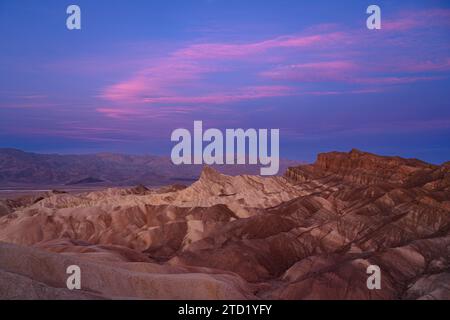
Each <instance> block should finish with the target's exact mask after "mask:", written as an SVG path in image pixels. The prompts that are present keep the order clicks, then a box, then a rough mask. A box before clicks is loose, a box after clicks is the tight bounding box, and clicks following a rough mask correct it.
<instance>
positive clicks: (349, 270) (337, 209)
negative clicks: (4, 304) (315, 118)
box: [0, 150, 450, 299]
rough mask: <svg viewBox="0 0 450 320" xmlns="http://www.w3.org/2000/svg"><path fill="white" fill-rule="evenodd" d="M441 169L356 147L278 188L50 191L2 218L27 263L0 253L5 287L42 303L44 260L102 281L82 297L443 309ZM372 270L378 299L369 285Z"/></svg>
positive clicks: (263, 182) (447, 250)
mask: <svg viewBox="0 0 450 320" xmlns="http://www.w3.org/2000/svg"><path fill="white" fill-rule="evenodd" d="M449 169H450V166H449V165H448V163H447V164H444V165H442V166H437V165H430V164H427V163H424V162H422V161H419V160H411V159H402V158H399V157H382V156H377V155H373V154H369V153H365V152H361V151H358V150H352V151H351V152H349V153H337V152H332V153H328V154H321V155H319V156H318V159H317V161H316V163H314V164H311V165H303V166H298V167H293V168H290V169H288V170H287V172H286V174H285V176H284V177H271V178H263V177H259V176H236V177H231V176H225V175H222V174H220V173H218V172H216V171H215V170H213V169H211V168H205V169H204V171H203V173H202V175H201V177H200V179H199V180H198V181H197V182H195V183H194V184H192V185H191V186H189V187H187V188H184V187H178V186H173V187H168V188H162V189H159V190H147V189H145V188H142V187H139V188H134V189H107V190H104V191H97V192H90V193H84V194H79V195H73V194H52V195H50V196H49V197H46V198H44V199H41V200H40V201H38V202H36V203H34V204H30V205H27V206H23V207H20V208H17V209H15V210H14V212H12V213H9V214H8V215H6V216H4V217H2V218H0V241H3V242H8V243H13V244H14V246H17V245H19V247H17V250H18V251H17V252H22V251H23V255H24V256H26V255H32V256H33V257H34V258H33V259H32V260H31V261H33V263H36V266H34V267H32V268H35V269H36V272H30V271H29V270H28V269H27V270H25V269H24V267H23V266H21V265H20V264H11V262H9V260H11V259H17V258H13V252H14V250H16V249H12V246H13V245H10V244H9V245H6V244H5V245H3V246H6V248H8V250H7V252H9V253H8V254H9V255H5V256H4V257H2V258H1V259H0V270H2V271H3V272H6V273H7V274H6V275H5V276H4V277H3V278H2V279H10V280H11V279H12V277H23V276H25V277H27V279H28V280H26V281H25V280H24V281H21V282H20V283H22V284H23V286H27V285H31V283H32V281H37V282H39V283H41V284H42V285H44V286H46V287H50V289H48V288H47V289H45V290H47V291H45V290H44V289H43V290H44V291H45V292H49V291H48V290H50V291H52V290H53V289H51V288H61V287H60V282H61V281H62V280H61V279H59V280H58V281H59V282H57V283H55V282H54V281H53V280H52V279H51V278H48V277H43V275H42V274H41V273H39V272H38V271H39V269H40V268H44V267H42V266H41V265H40V263H41V262H40V261H41V260H42V259H43V260H42V261H47V260H46V259H50V260H51V261H52V262H51V264H52V266H49V265H45V268H47V269H48V268H54V269H52V270H53V271H54V272H55V273H57V272H63V271H61V270H60V268H62V264H58V263H59V262H56V260H58V259H62V260H64V259H69V258H70V259H76V263H81V264H84V265H85V266H86V268H87V269H88V270H89V272H92V273H98V275H99V277H98V279H100V280H98V281H99V282H95V283H94V282H93V283H90V282H88V286H87V287H86V292H82V294H83V295H84V296H83V297H87V298H90V297H92V296H93V295H94V296H95V297H103V298H108V297H118V296H124V297H135V298H175V299H176V298H184V297H186V294H189V295H191V297H193V298H237V299H247V298H272V299H448V298H449V295H450V289H449V284H450V283H449V274H450V273H449V272H450V271H449V270H450V183H449V181H450V171H449ZM22 246H26V247H22ZM14 248H16V247H14ZM46 251H47V252H50V253H46ZM49 257H51V258H49ZM53 263H54V264H55V265H56V266H58V267H54V266H53ZM91 264H92V265H91ZM94 264H95V266H97V265H99V266H101V267H94V266H93V265H94ZM369 265H377V266H379V267H380V269H381V271H382V280H381V284H382V287H381V289H380V290H369V289H368V288H367V286H366V280H367V276H368V275H367V273H366V269H367V267H368V266H369ZM64 271H65V270H64ZM61 277H62V276H61ZM117 277H119V278H120V280H119V282H120V284H119V285H112V284H110V282H111V281H113V279H115V278H117ZM135 277H137V279H139V280H136V281H135V280H132V279H135ZM156 279H157V280H156ZM10 280H3V281H6V282H7V281H10ZM30 281H31V282H30ZM92 281H94V280H92ZM127 281H130V282H131V283H132V285H131V286H130V287H128V288H126V289H125V288H124V287H125V283H128V282H127ZM195 283H198V288H197V285H196V284H195ZM165 284H166V285H165ZM186 287H192V288H190V289H189V290H191V291H189V290H188V291H186V289H180V288H186ZM144 288H146V289H145V290H147V289H148V288H152V289H153V290H155V291H154V293H152V294H144V293H143V292H146V291H145V290H144ZM155 288H156V289H155ZM205 288H214V289H213V290H212V289H211V290H209V289H208V290H207V289H205ZM21 292H22V291H21ZM20 294H21V293H20V292H19V293H18V295H19V296H20ZM36 294H37V293H36ZM46 294H47V293H45V294H42V295H43V296H45V295H46ZM48 294H49V295H52V296H53V295H58V294H61V297H66V293H61V292H60V291H58V290H56V291H55V290H53V291H52V292H51V293H48ZM10 296H11V295H9V296H8V295H7V297H10ZM75 298H77V297H75Z"/></svg>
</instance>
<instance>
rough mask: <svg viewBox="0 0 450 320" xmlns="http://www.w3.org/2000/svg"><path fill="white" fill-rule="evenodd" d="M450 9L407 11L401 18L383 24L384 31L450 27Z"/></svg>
mask: <svg viewBox="0 0 450 320" xmlns="http://www.w3.org/2000/svg"><path fill="white" fill-rule="evenodd" d="M449 25H450V10H449V9H428V10H416V11H406V12H404V13H403V14H402V15H401V16H400V17H398V18H396V19H392V20H387V21H386V22H383V25H382V29H384V30H389V31H406V30H411V29H416V28H420V27H427V28H429V27H433V26H449Z"/></svg>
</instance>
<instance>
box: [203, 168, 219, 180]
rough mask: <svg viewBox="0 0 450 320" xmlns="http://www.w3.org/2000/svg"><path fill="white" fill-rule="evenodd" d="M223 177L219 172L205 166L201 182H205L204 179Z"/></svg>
mask: <svg viewBox="0 0 450 320" xmlns="http://www.w3.org/2000/svg"><path fill="white" fill-rule="evenodd" d="M221 176H222V174H221V173H220V172H219V171H217V170H215V169H213V168H212V167H210V166H206V165H205V166H204V167H203V170H202V174H201V175H200V180H203V179H208V180H211V179H214V178H218V177H221Z"/></svg>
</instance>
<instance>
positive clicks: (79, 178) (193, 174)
mask: <svg viewBox="0 0 450 320" xmlns="http://www.w3.org/2000/svg"><path fill="white" fill-rule="evenodd" d="M298 164H299V162H297V161H290V160H280V171H279V173H280V175H281V174H283V173H284V172H285V171H286V169H287V168H288V167H290V166H293V165H294V166H295V165H298ZM214 168H215V169H217V170H218V171H220V172H222V173H225V174H228V175H239V174H258V173H259V168H260V166H257V165H234V166H233V165H223V166H214ZM201 171H202V166H201V165H182V166H176V165H174V164H172V162H171V160H170V158H169V157H162V156H154V155H127V154H116V153H96V154H86V155H60V154H38V153H31V152H25V151H22V150H18V149H11V148H0V187H20V186H29V185H46V186H57V185H105V186H131V185H137V184H144V185H150V186H158V185H166V184H173V183H182V184H190V183H191V182H193V181H195V180H196V179H198V177H199V176H200V173H201Z"/></svg>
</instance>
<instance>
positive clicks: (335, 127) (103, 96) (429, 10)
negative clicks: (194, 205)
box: [0, 0, 450, 163]
mask: <svg viewBox="0 0 450 320" xmlns="http://www.w3.org/2000/svg"><path fill="white" fill-rule="evenodd" d="M71 4H76V5H78V6H79V7H80V8H81V30H68V29H67V27H66V19H67V17H68V15H67V14H66V8H67V7H68V6H69V5H71ZM371 4H376V5H378V6H379V7H380V8H381V19H382V22H381V23H382V25H381V30H369V29H368V28H367V27H366V19H367V17H368V14H366V9H367V7H368V6H369V5H371ZM0 40H1V41H0V147H13V148H19V149H23V150H26V151H33V152H42V153H65V154H66V153H93V152H106V151H108V152H122V153H132V154H158V155H166V156H169V155H170V150H171V148H172V147H173V143H172V142H171V141H170V135H171V132H172V131H173V130H175V129H177V128H187V129H190V130H191V131H192V129H193V121H194V120H202V121H203V125H204V127H205V128H208V127H210V128H219V129H226V128H243V129H248V128H257V129H258V128H266V129H272V128H277V129H280V154H281V157H283V158H289V159H297V160H302V161H308V162H310V161H314V159H315V158H316V155H317V153H319V152H328V151H334V150H337V151H349V150H350V149H352V148H358V149H361V150H364V151H369V152H374V153H378V154H383V155H399V156H403V157H413V158H419V159H422V160H425V161H428V162H432V163H442V162H445V161H449V160H450V144H449V141H450V90H449V89H450V2H449V1H442V0H441V1H437V0H427V1H418V0H417V1H413V0H405V1H379V0H372V1H364V0H355V1H323V0H316V1H299V0H292V1H288V0H273V1H272V0H259V1H256V0H190V1H188V0H183V1H182V0H178V1H172V0H164V1H162V0H161V1H157V0H151V1H144V0H134V1H126V0H96V1H91V0H73V1H71V2H70V1H63V0H41V1H32V0H0Z"/></svg>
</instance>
